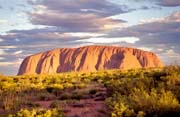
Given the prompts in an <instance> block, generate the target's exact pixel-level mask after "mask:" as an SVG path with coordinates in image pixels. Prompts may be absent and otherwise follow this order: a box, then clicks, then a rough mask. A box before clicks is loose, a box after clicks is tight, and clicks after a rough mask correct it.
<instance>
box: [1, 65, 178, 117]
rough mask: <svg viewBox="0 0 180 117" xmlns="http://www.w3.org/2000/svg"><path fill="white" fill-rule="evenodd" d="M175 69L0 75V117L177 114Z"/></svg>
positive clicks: (140, 116)
mask: <svg viewBox="0 0 180 117" xmlns="http://www.w3.org/2000/svg"><path fill="white" fill-rule="evenodd" d="M179 101H180V67H179V66H168V67H164V68H149V69H131V70H108V71H99V72H92V73H81V72H78V73H75V72H72V73H61V74H52V75H46V74H42V75H24V76H0V116H1V117H6V116H7V117H64V116H67V117H110V116H112V117H136V116H138V117H143V116H180V103H179Z"/></svg>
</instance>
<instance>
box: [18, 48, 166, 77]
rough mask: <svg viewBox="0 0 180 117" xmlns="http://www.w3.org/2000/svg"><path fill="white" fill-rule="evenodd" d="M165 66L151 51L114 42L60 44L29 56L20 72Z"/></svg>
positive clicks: (37, 72) (35, 72)
mask: <svg viewBox="0 0 180 117" xmlns="http://www.w3.org/2000/svg"><path fill="white" fill-rule="evenodd" d="M148 67H163V63H162V62H161V61H160V60H159V58H158V57H157V56H156V55H155V54H154V53H152V52H147V51H143V50H139V49H134V48H126V47H114V46H85V47H80V48H60V49H54V50H50V51H47V52H42V53H38V54H35V55H32V56H28V57H27V58H25V59H24V61H23V62H22V64H21V66H20V69H19V73H18V75H22V74H42V73H60V72H69V71H83V72H90V71H98V70H106V69H131V68H148Z"/></svg>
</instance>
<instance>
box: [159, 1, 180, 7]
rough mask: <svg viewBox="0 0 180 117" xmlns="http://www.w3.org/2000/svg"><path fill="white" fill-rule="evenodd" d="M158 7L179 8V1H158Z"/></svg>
mask: <svg viewBox="0 0 180 117" xmlns="http://www.w3.org/2000/svg"><path fill="white" fill-rule="evenodd" d="M158 4H159V5H162V6H166V7H175V6H180V1H179V0H159V3H158Z"/></svg>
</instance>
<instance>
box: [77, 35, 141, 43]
mask: <svg viewBox="0 0 180 117" xmlns="http://www.w3.org/2000/svg"><path fill="white" fill-rule="evenodd" d="M136 41H139V38H137V37H119V38H89V39H83V40H76V42H89V43H102V44H103V43H118V42H119V43H120V42H126V43H135V42H136Z"/></svg>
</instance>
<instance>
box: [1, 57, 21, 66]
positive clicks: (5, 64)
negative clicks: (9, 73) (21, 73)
mask: <svg viewBox="0 0 180 117" xmlns="http://www.w3.org/2000/svg"><path fill="white" fill-rule="evenodd" d="M22 60H23V59H18V60H15V61H12V62H0V66H10V65H12V66H18V65H19V64H21V62H22Z"/></svg>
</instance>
